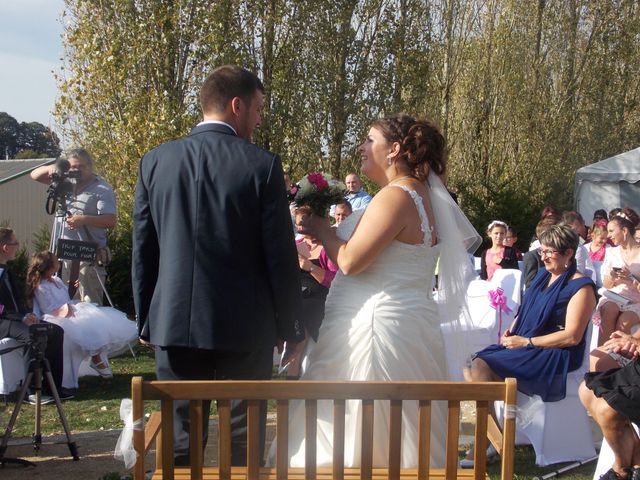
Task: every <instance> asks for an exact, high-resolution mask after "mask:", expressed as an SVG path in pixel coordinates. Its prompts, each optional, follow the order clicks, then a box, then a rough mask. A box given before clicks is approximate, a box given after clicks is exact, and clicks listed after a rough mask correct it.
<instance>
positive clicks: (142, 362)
mask: <svg viewBox="0 0 640 480" xmlns="http://www.w3.org/2000/svg"><path fill="white" fill-rule="evenodd" d="M111 366H112V369H113V373H114V378H113V379H111V380H104V379H102V378H99V377H83V378H81V379H80V388H78V390H77V391H76V392H75V395H76V398H75V399H74V400H69V401H66V402H63V407H64V411H65V415H66V417H67V420H68V421H69V426H70V427H71V431H72V432H80V431H95V430H111V429H116V428H121V427H122V422H121V420H120V401H121V400H122V399H123V398H130V397H131V377H133V376H137V375H141V376H143V377H144V378H145V379H148V380H151V379H153V378H155V366H154V360H153V353H152V352H151V351H150V350H148V349H146V348H140V349H138V352H137V358H136V359H135V360H134V359H133V357H132V356H131V354H129V353H127V354H124V355H122V356H120V357H117V358H113V359H111ZM16 397H17V395H16V394H13V395H11V396H10V397H8V405H6V406H5V405H4V404H2V405H0V423H2V424H4V423H5V422H8V420H9V417H10V415H11V412H12V411H13V406H14V401H15V398H16ZM147 409H148V411H152V410H159V405H156V404H154V403H152V402H147ZM272 410H274V409H273V408H272ZM34 411H35V407H33V406H32V405H29V404H26V403H25V404H24V405H23V407H22V409H21V412H20V415H19V417H18V421H17V422H16V427H15V429H14V432H13V434H12V436H13V437H14V438H17V437H29V436H31V435H32V434H33V430H34ZM60 433H63V429H62V425H61V423H60V420H59V417H58V414H57V410H56V408H55V405H44V406H43V407H42V434H43V435H51V434H60ZM461 453H462V451H461ZM564 465H565V464H557V465H552V466H551V467H545V468H538V467H536V466H535V454H534V452H533V449H532V448H531V447H518V448H516V465H515V472H516V475H515V478H516V479H531V478H534V477H541V476H542V475H545V474H547V473H549V472H553V471H555V470H558V469H559V468H561V467H563V466H564ZM594 469H595V463H592V464H589V465H585V466H582V467H580V468H578V469H576V470H572V471H571V472H569V473H568V474H565V475H562V476H561V477H560V478H562V479H571V480H591V478H592V477H593V471H594ZM488 470H489V474H490V476H491V478H492V479H497V478H500V470H499V464H494V465H490V466H489V469H488Z"/></svg>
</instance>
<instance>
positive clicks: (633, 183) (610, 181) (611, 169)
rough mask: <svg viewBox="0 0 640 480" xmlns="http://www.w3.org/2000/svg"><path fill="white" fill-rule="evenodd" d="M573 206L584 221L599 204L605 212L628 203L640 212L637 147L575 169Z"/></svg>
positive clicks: (639, 172) (639, 154) (589, 220)
mask: <svg viewBox="0 0 640 480" xmlns="http://www.w3.org/2000/svg"><path fill="white" fill-rule="evenodd" d="M575 206H576V210H577V211H578V212H580V214H581V215H582V216H583V217H584V220H585V222H587V225H588V224H589V223H591V219H592V218H593V212H595V211H596V210H598V209H600V208H604V209H605V210H606V211H607V212H608V211H610V210H611V209H613V208H616V207H631V208H633V209H634V210H635V211H637V212H640V148H636V149H634V150H629V151H628V152H624V153H621V154H619V155H615V156H613V157H611V158H607V159H606V160H602V161H600V162H597V163H593V164H591V165H587V166H586V167H582V168H580V169H578V171H577V172H576V186H575Z"/></svg>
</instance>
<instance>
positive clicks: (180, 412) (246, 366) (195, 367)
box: [156, 347, 273, 466]
mask: <svg viewBox="0 0 640 480" xmlns="http://www.w3.org/2000/svg"><path fill="white" fill-rule="evenodd" d="M272 365H273V349H272V348H263V349H261V350H257V351H255V352H225V351H220V350H200V349H195V348H184V347H159V348H157V349H156V372H157V377H158V380H269V379H270V378H271V372H272ZM173 403H174V405H173V431H174V442H175V444H174V452H175V464H176V466H180V465H183V466H184V465H188V464H189V401H188V400H178V401H174V402H173ZM202 407H203V412H202V413H203V416H202V418H203V429H202V431H203V433H204V438H203V448H204V447H205V446H206V444H207V439H208V434H207V429H208V423H209V410H210V408H211V402H203V405H202ZM260 407H261V408H260V445H261V450H262V451H261V456H260V458H263V457H264V455H263V453H264V452H263V450H264V442H265V436H266V420H267V403H266V401H265V402H261V405H260ZM246 462H247V402H246V401H244V400H241V399H239V400H233V401H232V402H231V464H232V465H237V466H240V465H246Z"/></svg>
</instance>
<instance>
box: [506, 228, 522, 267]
mask: <svg viewBox="0 0 640 480" xmlns="http://www.w3.org/2000/svg"><path fill="white" fill-rule="evenodd" d="M517 241H518V232H517V231H516V229H515V228H513V227H511V226H509V227H507V234H506V235H505V237H504V245H505V247H513V248H514V249H515V251H516V257H517V258H518V260H522V252H521V251H520V250H519V249H518V247H516V242H517Z"/></svg>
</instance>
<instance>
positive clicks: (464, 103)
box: [0, 0, 640, 288]
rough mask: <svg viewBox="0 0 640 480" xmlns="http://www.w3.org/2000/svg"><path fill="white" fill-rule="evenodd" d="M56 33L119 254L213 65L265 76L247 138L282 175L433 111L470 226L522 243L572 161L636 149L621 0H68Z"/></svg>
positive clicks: (635, 28) (353, 164)
mask: <svg viewBox="0 0 640 480" xmlns="http://www.w3.org/2000/svg"><path fill="white" fill-rule="evenodd" d="M64 24H65V35H64V43H65V47H66V60H67V64H66V66H65V69H63V70H62V71H61V72H59V75H58V81H59V85H60V89H61V96H60V100H59V102H58V105H57V116H58V118H59V119H60V121H61V123H62V125H63V127H64V129H65V133H66V134H67V135H68V136H69V137H70V138H71V139H72V141H73V142H74V143H77V144H81V145H84V146H85V147H87V148H88V149H89V150H91V151H92V153H93V154H94V157H95V158H96V159H97V163H98V166H99V168H100V170H101V172H102V173H103V174H104V175H105V176H106V178H107V179H108V180H109V181H110V183H111V184H112V185H113V186H114V188H115V190H116V195H117V198H118V202H119V227H118V231H117V232H116V233H115V239H116V240H117V241H118V242H120V241H121V242H122V243H123V247H122V248H125V246H126V244H127V240H125V238H126V237H127V235H128V232H129V230H130V225H131V221H132V219H131V213H130V212H131V207H132V201H133V200H132V199H133V190H134V186H135V179H136V170H137V162H138V159H139V158H140V157H141V156H142V155H143V154H144V152H145V151H147V150H149V149H151V148H153V147H155V146H156V145H158V144H160V143H162V142H165V141H167V140H171V139H173V138H176V137H179V136H182V135H184V134H185V133H187V132H188V130H189V129H190V128H191V127H192V126H193V125H195V124H196V123H197V121H198V119H199V118H200V115H199V109H198V101H197V100H198V99H197V96H198V89H199V86H200V85H201V82H202V80H203V79H204V78H205V76H206V75H207V73H208V72H209V71H210V70H211V69H212V68H214V67H215V66H218V65H221V64H224V63H235V64H240V65H244V66H246V67H248V68H250V69H252V70H254V71H256V72H257V73H259V74H260V76H261V77H262V79H263V82H264V84H265V86H266V89H267V92H266V96H265V112H264V118H263V122H262V125H261V128H260V129H259V131H257V132H256V136H255V138H254V140H255V141H256V143H258V144H260V145H262V146H264V147H265V148H268V149H271V150H273V151H276V152H278V153H280V154H281V156H282V158H283V161H284V163H285V167H286V168H287V169H288V170H291V172H292V178H293V179H294V180H297V179H299V178H301V177H302V176H303V175H304V174H305V173H308V172H310V171H325V172H330V173H332V174H333V175H335V176H337V177H340V178H344V175H345V174H346V173H347V172H349V171H354V170H355V171H357V170H358V169H359V155H358V153H357V148H356V147H357V145H358V144H359V143H360V141H361V139H362V138H363V137H364V134H365V133H366V130H367V128H368V125H369V123H370V122H371V119H373V118H376V117H377V116H379V115H386V114H391V113H395V112H400V111H404V112H407V113H410V114H413V115H416V116H427V117H430V118H433V119H434V120H436V121H437V122H438V123H439V124H440V125H441V127H442V129H443V131H444V133H445V135H446V137H447V140H448V145H449V168H448V176H447V179H448V185H449V188H450V189H451V190H453V191H456V192H457V193H458V194H459V199H460V203H461V206H462V207H463V209H464V210H465V212H466V213H467V214H468V215H469V217H470V218H471V220H472V222H473V223H474V224H475V225H476V226H477V227H478V229H479V230H483V229H484V226H485V225H486V223H487V221H488V220H490V219H493V218H503V219H505V220H509V219H511V221H512V223H514V225H515V226H516V227H517V228H518V229H519V230H520V231H521V238H527V237H528V236H529V235H530V234H531V233H532V231H533V224H534V223H535V220H536V219H537V218H538V212H539V211H540V209H541V208H542V206H543V205H545V204H555V205H556V206H557V207H559V208H567V207H570V206H571V204H572V192H573V173H574V172H575V170H576V169H577V168H579V167H581V166H583V165H586V164H589V163H592V162H594V161H597V160H599V159H602V158H606V157H607V156H609V155H612V154H615V153H619V152H621V151H625V150H628V149H631V148H634V147H636V146H637V145H638V143H640V87H639V83H638V81H637V79H638V77H639V76H640V48H639V47H640V4H639V3H638V2H636V1H633V0H620V1H618V2H614V3H612V2H609V1H605V0H597V1H593V2H584V1H578V0H572V1H570V2H534V4H532V3H531V2H513V1H510V0H491V1H489V2H478V1H477V0H449V1H446V2H421V1H415V0H339V1H335V0H318V1H314V2H299V1H295V0H252V1H249V0H225V1H220V2H213V3H212V2H209V1H206V0H187V1H183V2H169V1H154V0H136V1H129V0H112V1H110V2H96V1H85V0H66V13H65V19H64ZM0 120H1V119H0ZM0 127H1V122H0ZM0 131H1V130H0ZM367 188H368V189H369V190H370V191H373V190H374V188H373V187H372V186H371V185H367ZM117 248H118V249H120V247H117ZM123 258H124V257H123ZM114 268H115V266H114V267H113V268H112V269H111V270H112V272H113V271H114ZM112 288H113V287H112Z"/></svg>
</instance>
